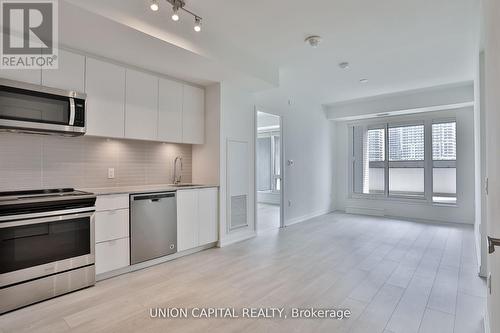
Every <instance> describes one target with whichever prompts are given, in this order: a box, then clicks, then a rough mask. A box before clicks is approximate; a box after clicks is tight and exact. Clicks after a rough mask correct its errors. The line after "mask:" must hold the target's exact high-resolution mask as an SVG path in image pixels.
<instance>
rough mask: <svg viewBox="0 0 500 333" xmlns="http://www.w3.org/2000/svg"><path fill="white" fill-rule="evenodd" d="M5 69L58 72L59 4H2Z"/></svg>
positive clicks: (0, 0) (35, 0)
mask: <svg viewBox="0 0 500 333" xmlns="http://www.w3.org/2000/svg"><path fill="white" fill-rule="evenodd" d="M0 4H1V6H0V7H1V15H0V16H1V20H2V22H1V24H2V40H1V43H0V44H1V63H0V68H2V69H40V68H42V69H57V37H58V34H57V32H58V27H57V0H26V1H20V0H0Z"/></svg>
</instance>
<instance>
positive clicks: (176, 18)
mask: <svg viewBox="0 0 500 333" xmlns="http://www.w3.org/2000/svg"><path fill="white" fill-rule="evenodd" d="M172 10H173V11H174V13H173V14H172V20H173V21H176V22H177V21H179V7H177V6H174V7H172Z"/></svg>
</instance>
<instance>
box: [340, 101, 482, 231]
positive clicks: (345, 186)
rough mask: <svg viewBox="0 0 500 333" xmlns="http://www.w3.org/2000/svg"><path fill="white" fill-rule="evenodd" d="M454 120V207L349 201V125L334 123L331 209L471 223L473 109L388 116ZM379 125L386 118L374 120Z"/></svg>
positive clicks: (346, 123)
mask: <svg viewBox="0 0 500 333" xmlns="http://www.w3.org/2000/svg"><path fill="white" fill-rule="evenodd" d="M428 116H429V117H436V118H447V117H453V116H455V117H456V118H457V196H458V204H457V207H446V206H438V205H432V204H427V203H421V202H406V201H396V200H386V199H385V200H384V199H371V198H369V199H367V198H362V199H359V198H350V195H349V161H350V158H349V149H348V145H349V140H348V125H350V124H351V123H350V122H334V124H335V125H334V126H335V145H336V157H337V158H336V178H337V184H336V186H335V193H336V195H335V196H334V197H335V198H336V200H335V208H336V209H338V210H344V211H346V210H347V211H351V212H359V213H366V214H376V215H385V216H393V217H405V218H414V219H423V220H433V221H442V222H456V223H469V224H472V223H474V159H473V158H472V157H473V156H474V127H473V120H474V115H473V109H472V108H463V109H459V110H450V111H439V112H431V113H423V114H418V115H414V116H405V117H404V118H403V117H401V116H399V117H390V119H392V120H396V121H398V120H400V119H401V120H403V119H408V117H410V118H411V117H413V118H414V119H421V118H422V117H428ZM378 120H380V122H383V121H385V120H387V118H378Z"/></svg>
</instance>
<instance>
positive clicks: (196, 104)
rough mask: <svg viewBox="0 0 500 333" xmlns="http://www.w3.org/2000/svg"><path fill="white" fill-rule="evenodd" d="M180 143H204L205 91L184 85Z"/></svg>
mask: <svg viewBox="0 0 500 333" xmlns="http://www.w3.org/2000/svg"><path fill="white" fill-rule="evenodd" d="M182 142H184V143H192V144H203V143H204V142H205V90H203V89H201V88H197V87H193V86H189V85H184V93H183V106H182Z"/></svg>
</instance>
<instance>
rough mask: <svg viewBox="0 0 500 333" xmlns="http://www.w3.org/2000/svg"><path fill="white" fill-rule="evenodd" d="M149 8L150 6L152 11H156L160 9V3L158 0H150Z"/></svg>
mask: <svg viewBox="0 0 500 333" xmlns="http://www.w3.org/2000/svg"><path fill="white" fill-rule="evenodd" d="M149 8H151V10H152V11H153V12H156V11H158V9H160V5H159V3H158V0H151V4H150V5H149Z"/></svg>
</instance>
